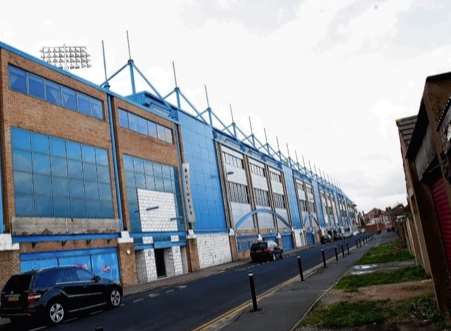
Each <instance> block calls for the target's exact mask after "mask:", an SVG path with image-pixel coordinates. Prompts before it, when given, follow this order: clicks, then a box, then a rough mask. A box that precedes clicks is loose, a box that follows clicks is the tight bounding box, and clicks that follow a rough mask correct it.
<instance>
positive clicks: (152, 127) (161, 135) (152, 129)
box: [119, 109, 174, 144]
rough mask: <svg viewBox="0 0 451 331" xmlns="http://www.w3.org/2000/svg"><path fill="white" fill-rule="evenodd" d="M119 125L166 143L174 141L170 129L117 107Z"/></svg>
mask: <svg viewBox="0 0 451 331" xmlns="http://www.w3.org/2000/svg"><path fill="white" fill-rule="evenodd" d="M119 125H120V126H121V128H125V129H129V130H132V131H135V132H137V133H140V134H143V135H146V136H149V137H152V138H157V139H159V140H161V141H164V142H166V143H168V144H173V143H174V141H173V137H172V130H171V129H169V128H167V127H164V126H162V125H159V124H157V123H154V122H152V121H150V120H148V119H145V118H143V117H140V116H137V115H135V114H132V113H130V112H128V111H125V110H122V109H119Z"/></svg>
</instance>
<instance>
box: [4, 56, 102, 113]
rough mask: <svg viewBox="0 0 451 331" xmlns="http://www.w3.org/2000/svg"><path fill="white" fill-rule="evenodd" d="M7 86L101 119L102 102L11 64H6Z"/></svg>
mask: <svg viewBox="0 0 451 331" xmlns="http://www.w3.org/2000/svg"><path fill="white" fill-rule="evenodd" d="M8 74H9V87H10V89H11V90H14V91H17V92H21V93H23V94H27V95H30V96H32V97H36V98H39V99H42V100H47V101H48V102H49V103H51V104H54V105H57V106H62V107H64V108H67V109H69V110H72V111H76V112H79V113H81V114H84V115H87V116H91V117H95V118H98V119H100V120H103V106H102V102H101V101H99V100H97V99H95V98H93V97H90V96H88V95H86V94H84V93H81V92H77V91H74V90H73V89H71V88H68V87H65V86H63V85H60V84H58V83H56V82H53V81H50V80H47V79H45V78H43V77H40V76H37V75H34V74H32V73H30V72H27V71H25V70H22V69H19V68H17V67H15V66H13V65H9V66H8Z"/></svg>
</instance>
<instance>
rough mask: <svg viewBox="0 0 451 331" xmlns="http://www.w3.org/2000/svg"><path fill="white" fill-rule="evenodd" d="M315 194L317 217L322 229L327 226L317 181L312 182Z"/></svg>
mask: <svg viewBox="0 0 451 331" xmlns="http://www.w3.org/2000/svg"><path fill="white" fill-rule="evenodd" d="M312 186H313V193H314V194H315V201H316V215H318V221H319V224H320V226H321V227H324V226H326V222H325V221H324V214H323V202H322V201H321V195H320V193H319V185H318V182H317V181H316V180H312Z"/></svg>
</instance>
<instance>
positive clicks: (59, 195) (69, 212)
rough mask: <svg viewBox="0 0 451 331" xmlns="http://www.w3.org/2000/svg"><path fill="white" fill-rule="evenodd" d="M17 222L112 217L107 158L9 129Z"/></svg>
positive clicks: (99, 152)
mask: <svg viewBox="0 0 451 331" xmlns="http://www.w3.org/2000/svg"><path fill="white" fill-rule="evenodd" d="M11 141H12V149H13V170H14V191H15V204H16V215H17V216H36V217H82V218H85V217H86V218H112V217H114V210H113V201H112V192H111V179H110V174H109V161H108V153H107V151H106V150H104V149H101V148H97V147H93V146H88V145H84V144H79V143H77V142H74V141H70V140H64V139H61V138H57V137H52V136H46V135H42V134H38V133H34V132H31V131H27V130H23V129H19V128H12V130H11Z"/></svg>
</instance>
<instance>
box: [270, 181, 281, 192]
mask: <svg viewBox="0 0 451 331" xmlns="http://www.w3.org/2000/svg"><path fill="white" fill-rule="evenodd" d="M271 186H272V191H273V192H274V193H278V194H284V192H283V185H282V183H279V182H274V181H271Z"/></svg>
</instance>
